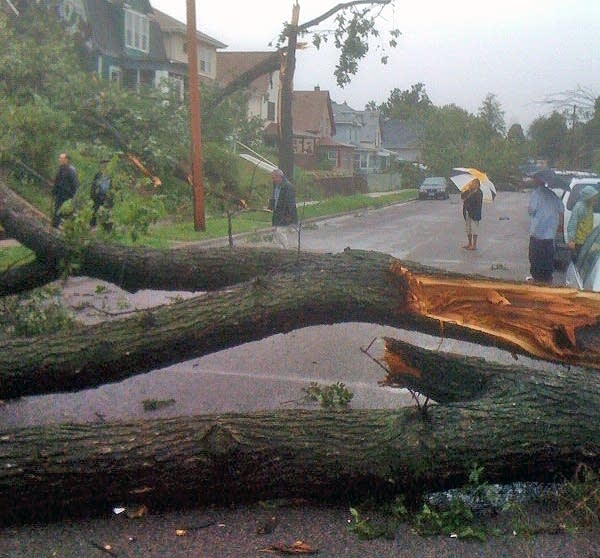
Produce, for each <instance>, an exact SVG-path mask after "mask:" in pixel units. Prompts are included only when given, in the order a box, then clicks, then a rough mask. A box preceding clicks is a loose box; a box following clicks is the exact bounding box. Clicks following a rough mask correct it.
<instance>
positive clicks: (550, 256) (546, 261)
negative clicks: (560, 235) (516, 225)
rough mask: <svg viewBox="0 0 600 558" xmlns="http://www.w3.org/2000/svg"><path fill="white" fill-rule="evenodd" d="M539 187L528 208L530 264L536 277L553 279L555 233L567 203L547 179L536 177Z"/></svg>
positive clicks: (545, 280) (542, 280)
mask: <svg viewBox="0 0 600 558" xmlns="http://www.w3.org/2000/svg"><path fill="white" fill-rule="evenodd" d="M534 182H535V183H536V189H535V190H534V191H533V193H532V194H531V198H530V200H529V207H528V212H529V215H530V216H531V223H530V225H529V264H530V273H531V277H532V278H533V280H534V281H536V282H539V283H550V284H551V283H552V272H553V271H554V236H555V235H556V231H557V229H558V226H559V224H560V223H561V222H562V218H563V212H564V208H563V204H562V202H561V201H560V199H559V198H558V196H557V195H556V194H555V193H554V192H553V191H552V190H550V189H549V188H546V185H545V184H544V182H542V181H541V180H540V179H538V178H534Z"/></svg>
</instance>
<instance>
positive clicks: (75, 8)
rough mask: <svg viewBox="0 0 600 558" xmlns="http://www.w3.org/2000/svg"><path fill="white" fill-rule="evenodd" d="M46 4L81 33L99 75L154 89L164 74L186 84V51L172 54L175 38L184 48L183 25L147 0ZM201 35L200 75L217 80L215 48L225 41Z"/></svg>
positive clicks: (81, 0) (79, 0) (76, 0)
mask: <svg viewBox="0 0 600 558" xmlns="http://www.w3.org/2000/svg"><path fill="white" fill-rule="evenodd" d="M48 5H49V6H51V7H52V8H53V9H55V10H56V15H57V17H58V18H59V19H60V20H62V21H63V23H64V25H65V27H66V28H67V29H68V30H69V31H70V32H72V33H77V34H79V35H80V36H81V38H82V40H83V42H84V43H85V45H86V46H87V51H88V58H89V66H90V68H91V69H92V70H94V71H95V72H96V74H97V75H98V76H99V77H101V78H103V79H108V80H111V81H115V82H118V83H121V84H123V85H124V86H128V87H139V86H141V85H147V86H153V87H156V86H159V85H160V83H161V81H162V80H163V79H165V78H171V79H174V80H176V81H179V82H181V83H182V82H183V80H184V78H185V76H186V75H187V55H186V56H181V55H177V56H173V53H174V52H175V47H174V46H173V45H174V44H175V43H176V42H177V40H179V44H180V45H183V46H180V48H181V49H183V50H185V39H184V38H183V37H184V35H185V32H186V26H185V24H183V23H181V22H178V21H177V20H175V19H173V18H171V17H170V16H167V15H166V14H162V12H158V13H156V11H155V10H154V9H153V8H152V6H151V5H150V2H149V0H127V1H126V2H125V1H124V0H58V1H57V2H52V3H50V2H48ZM161 24H162V25H164V26H165V32H164V33H163V30H162V29H161ZM165 36H166V37H167V42H166V43H165V40H164V37H165ZM173 37H176V38H173ZM198 39H199V47H198V49H199V54H200V57H199V60H200V64H199V65H200V70H199V74H200V77H207V78H209V79H210V78H211V77H212V79H214V75H215V74H216V69H215V68H214V61H215V51H216V49H217V48H222V47H224V46H226V45H224V44H223V43H221V42H219V41H217V40H216V39H212V38H211V37H208V36H206V35H204V34H202V33H199V34H198ZM209 51H212V54H210V52H209ZM207 52H209V54H207V55H206V56H205V57H204V59H205V61H206V63H205V65H204V66H203V65H202V60H203V56H204V55H205V54H206V53H207ZM211 64H212V67H211V66H210V65H211Z"/></svg>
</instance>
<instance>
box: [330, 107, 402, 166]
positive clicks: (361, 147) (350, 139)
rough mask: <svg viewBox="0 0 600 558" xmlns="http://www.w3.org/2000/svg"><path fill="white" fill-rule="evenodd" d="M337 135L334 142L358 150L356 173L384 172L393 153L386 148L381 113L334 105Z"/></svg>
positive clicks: (355, 159)
mask: <svg viewBox="0 0 600 558" xmlns="http://www.w3.org/2000/svg"><path fill="white" fill-rule="evenodd" d="M332 110H333V117H334V120H335V126H336V134H335V136H334V138H333V139H334V140H335V141H337V142H347V143H349V144H351V145H353V146H354V148H355V153H354V170H355V172H357V173H359V174H371V173H377V172H382V171H384V170H385V169H387V168H388V166H389V159H390V155H391V153H390V152H389V151H388V150H387V149H385V148H384V146H383V143H382V134H381V114H380V112H379V111H377V110H356V109H353V108H352V107H350V106H349V105H348V103H346V102H345V101H344V102H343V103H341V104H340V103H335V102H333V103H332Z"/></svg>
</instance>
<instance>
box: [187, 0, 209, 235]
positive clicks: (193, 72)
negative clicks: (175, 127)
mask: <svg viewBox="0 0 600 558" xmlns="http://www.w3.org/2000/svg"><path fill="white" fill-rule="evenodd" d="M194 1H195V0H187V44H188V89H189V103H190V134H191V141H192V148H191V150H192V154H191V155H192V188H193V192H194V229H195V230H197V231H204V230H206V223H205V220H204V189H203V186H202V143H201V138H200V124H201V123H200V90H199V89H198V49H197V44H196V5H195V3H194Z"/></svg>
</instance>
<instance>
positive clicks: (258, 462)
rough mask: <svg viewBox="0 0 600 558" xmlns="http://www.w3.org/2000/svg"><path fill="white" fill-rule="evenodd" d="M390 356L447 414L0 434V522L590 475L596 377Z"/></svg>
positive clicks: (398, 378) (596, 462)
mask: <svg viewBox="0 0 600 558" xmlns="http://www.w3.org/2000/svg"><path fill="white" fill-rule="evenodd" d="M398 349H399V350H401V352H402V358H403V359H404V360H405V361H406V362H405V364H410V366H411V367H413V371H412V372H410V373H406V372H403V371H401V370H399V369H397V368H396V369H393V370H392V369H391V371H390V374H391V375H392V377H393V381H392V382H393V383H394V384H395V385H400V384H403V385H409V386H411V385H412V387H413V388H418V389H419V390H420V391H422V392H423V393H424V394H425V395H429V396H431V397H435V398H436V399H437V400H438V401H442V400H446V403H444V404H437V405H431V404H430V405H428V406H427V407H421V409H420V410H418V409H416V408H403V409H399V410H397V411H389V410H363V411H354V410H351V411H339V412H330V411H314V412H311V411H301V410H299V411H289V412H268V413H267V412H264V413H257V414H253V415H233V414H228V415H220V416H199V417H181V418H174V419H163V420H153V421H145V422H139V423H115V424H85V425H56V426H43V427H42V426H40V427H29V428H22V429H17V430H12V431H5V432H0V519H1V520H2V521H4V522H9V521H14V520H37V519H43V520H47V519H51V518H55V517H57V516H65V515H68V516H72V515H78V514H81V513H86V514H87V513H98V512H100V513H106V512H108V510H110V508H111V507H112V506H114V505H121V504H146V505H148V506H149V507H150V508H151V509H156V508H159V507H165V506H183V505H201V504H207V503H212V502H218V503H231V502H238V501H243V500H256V499H265V498H275V497H293V496H301V497H308V498H310V497H315V498H318V499H319V500H320V501H323V500H324V499H332V498H342V497H343V498H351V499H352V498H360V497H361V495H363V496H364V495H365V494H369V495H371V496H372V495H373V494H375V493H380V494H387V495H388V496H389V495H392V494H395V493H405V494H408V495H409V496H410V497H411V499H415V498H416V496H418V495H419V494H421V493H423V492H424V491H427V490H431V489H444V488H450V487H454V486H457V485H460V484H462V483H463V482H465V480H466V478H467V477H468V474H469V472H470V470H471V469H472V467H473V466H474V464H475V463H477V464H478V465H479V466H483V467H484V468H485V473H484V474H485V479H486V480H488V481H490V482H505V481H515V480H538V481H549V480H555V479H556V478H557V477H558V476H560V475H566V476H570V475H571V473H572V472H573V470H574V468H575V467H576V465H577V464H578V463H586V464H588V465H589V466H591V467H594V468H597V467H598V466H600V439H599V438H598V432H599V431H600V414H599V413H598V408H599V405H600V376H598V374H593V373H590V372H589V371H583V370H579V369H574V370H570V371H566V370H565V371H564V372H559V373H554V372H552V373H550V372H542V371H539V370H534V369H527V368H522V367H519V366H518V365H517V364H515V366H514V367H508V366H501V365H488V364H486V363H485V362H484V361H482V360H481V359H470V358H467V357H458V356H456V355H450V354H447V355H440V354H439V353H432V352H430V351H424V350H419V349H417V350H414V351H413V348H412V347H411V346H410V345H401V346H400V348H399V347H398V346H394V345H393V342H392V341H391V340H388V349H387V356H388V357H390V355H392V354H394V350H398ZM442 357H443V358H442ZM391 360H393V359H391ZM417 364H418V366H419V368H418V375H417V376H415V374H414V370H415V369H416V368H414V367H415V366H416V365H417ZM415 378H417V379H416V380H415ZM448 379H452V381H448ZM386 381H387V382H388V383H389V382H390V377H389V376H388V378H387V379H386ZM430 386H433V388H434V389H431V390H429V387H430ZM446 386H447V387H446ZM491 440H493V443H490V441H491Z"/></svg>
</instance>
